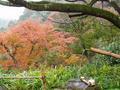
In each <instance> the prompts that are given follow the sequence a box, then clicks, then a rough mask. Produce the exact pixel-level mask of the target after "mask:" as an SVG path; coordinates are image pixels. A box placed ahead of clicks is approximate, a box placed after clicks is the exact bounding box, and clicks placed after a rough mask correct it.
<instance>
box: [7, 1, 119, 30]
mask: <svg viewBox="0 0 120 90" xmlns="http://www.w3.org/2000/svg"><path fill="white" fill-rule="evenodd" d="M9 1H10V2H12V3H13V4H14V5H19V6H23V7H26V8H28V9H31V10H35V11H59V12H72V13H80V12H81V13H84V14H85V15H91V16H96V17H101V18H104V19H106V20H108V21H110V22H112V23H113V24H114V25H115V26H117V27H118V28H120V16H117V15H115V14H113V13H111V12H109V11H106V10H102V9H99V8H95V7H91V6H88V5H81V4H72V3H71V4H70V3H69V4H68V3H54V2H48V1H40V2H26V1H23V0H22V1H20V0H9Z"/></svg>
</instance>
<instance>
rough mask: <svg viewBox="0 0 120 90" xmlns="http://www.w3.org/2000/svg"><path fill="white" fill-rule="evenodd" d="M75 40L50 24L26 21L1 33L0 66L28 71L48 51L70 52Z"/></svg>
mask: <svg viewBox="0 0 120 90" xmlns="http://www.w3.org/2000/svg"><path fill="white" fill-rule="evenodd" d="M75 40H76V38H75V37H72V36H71V35H70V34H69V33H66V32H59V31H56V30H55V28H54V27H53V25H52V23H50V22H44V23H42V24H41V23H39V22H37V21H35V20H26V21H23V22H21V23H19V24H18V25H16V26H14V27H11V28H10V29H9V30H8V31H6V32H1V33H0V65H1V66H3V67H4V68H13V67H18V68H22V69H26V68H28V67H29V66H30V65H31V63H33V62H34V59H35V58H37V57H40V56H43V55H44V54H45V53H46V52H48V51H51V50H55V51H58V52H65V51H68V50H69V47H68V45H69V44H71V43H73V42H74V41H75ZM3 56H5V57H6V58H5V59H4V60H3Z"/></svg>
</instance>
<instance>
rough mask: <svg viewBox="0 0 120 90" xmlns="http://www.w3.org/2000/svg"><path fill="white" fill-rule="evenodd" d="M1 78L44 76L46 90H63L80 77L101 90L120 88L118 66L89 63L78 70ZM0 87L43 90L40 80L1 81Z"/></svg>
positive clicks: (117, 89)
mask: <svg viewBox="0 0 120 90" xmlns="http://www.w3.org/2000/svg"><path fill="white" fill-rule="evenodd" d="M0 75H1V76H8V75H9V76H13V75H15V76H17V77H21V76H22V77H26V76H41V75H45V76H46V81H45V83H46V86H45V87H46V88H47V90H53V89H54V88H64V87H65V85H66V83H67V81H68V80H70V79H75V78H79V77H80V76H86V77H92V78H94V79H95V80H96V82H97V84H98V85H99V86H100V87H101V88H102V90H119V88H120V77H119V76H120V66H109V65H107V64H105V63H102V62H101V63H97V62H94V63H91V64H88V65H85V66H83V67H82V68H80V67H79V66H69V67H63V66H60V67H57V68H46V70H28V71H24V72H17V71H16V72H15V71H14V72H12V71H11V72H10V73H9V74H8V73H5V72H4V71H2V69H1V72H0ZM0 85H1V86H4V87H6V88H7V89H8V90H43V88H44V87H43V86H44V85H43V82H42V80H41V79H33V80H31V79H1V80H0Z"/></svg>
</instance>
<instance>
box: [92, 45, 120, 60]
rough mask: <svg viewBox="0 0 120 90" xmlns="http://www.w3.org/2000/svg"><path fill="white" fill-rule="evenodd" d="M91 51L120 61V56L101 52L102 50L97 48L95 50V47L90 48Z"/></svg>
mask: <svg viewBox="0 0 120 90" xmlns="http://www.w3.org/2000/svg"><path fill="white" fill-rule="evenodd" d="M90 50H91V51H92V52H95V53H99V54H102V55H107V56H111V57H114V58H118V59H120V54H115V53H112V52H110V51H105V50H101V49H97V48H93V47H92V48H90Z"/></svg>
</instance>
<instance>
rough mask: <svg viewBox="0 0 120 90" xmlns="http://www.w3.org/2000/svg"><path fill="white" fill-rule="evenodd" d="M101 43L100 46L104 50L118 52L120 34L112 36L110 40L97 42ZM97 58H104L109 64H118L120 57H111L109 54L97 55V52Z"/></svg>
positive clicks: (119, 48) (119, 49)
mask: <svg viewBox="0 0 120 90" xmlns="http://www.w3.org/2000/svg"><path fill="white" fill-rule="evenodd" d="M99 43H101V45H100V48H102V49H103V50H106V51H110V52H113V53H115V54H120V36H117V35H116V37H113V38H112V39H111V41H109V42H108V41H107V42H106V43H105V42H103V41H102V42H99ZM95 58H96V59H97V60H104V61H107V62H108V63H109V64H110V65H115V64H120V59H117V58H114V57H111V56H106V55H99V54H97V55H96V56H95Z"/></svg>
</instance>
